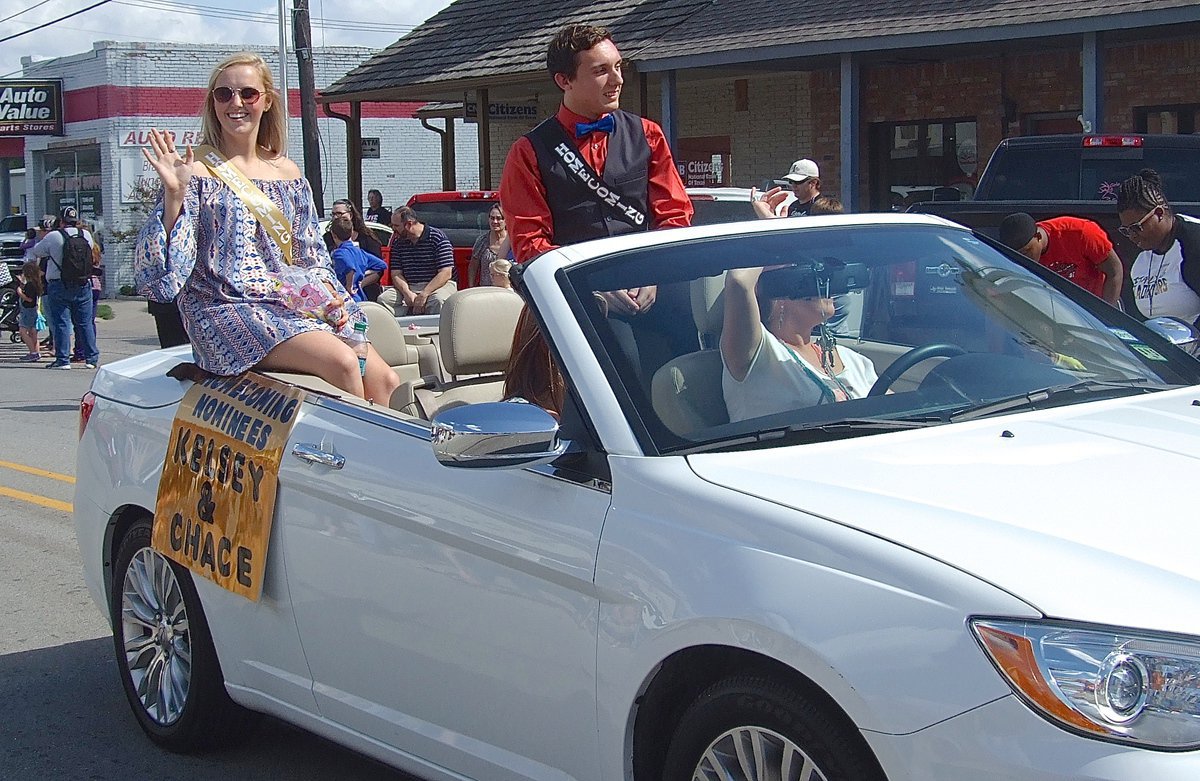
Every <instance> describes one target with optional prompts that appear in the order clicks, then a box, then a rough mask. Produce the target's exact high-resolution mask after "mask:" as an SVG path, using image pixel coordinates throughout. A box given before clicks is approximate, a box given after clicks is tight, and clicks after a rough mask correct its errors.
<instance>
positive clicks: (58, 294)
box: [33, 206, 100, 369]
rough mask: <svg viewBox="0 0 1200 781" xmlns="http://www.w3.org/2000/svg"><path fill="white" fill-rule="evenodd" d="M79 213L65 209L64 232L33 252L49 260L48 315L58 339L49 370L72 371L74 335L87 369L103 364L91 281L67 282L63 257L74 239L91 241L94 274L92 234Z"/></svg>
mask: <svg viewBox="0 0 1200 781" xmlns="http://www.w3.org/2000/svg"><path fill="white" fill-rule="evenodd" d="M78 222H79V213H78V212H76V211H75V207H74V206H67V207H64V208H63V210H62V213H61V214H60V224H61V226H62V227H61V229H60V230H55V231H50V232H49V233H47V234H46V238H44V239H42V240H41V241H39V242H38V243H37V244H36V245H35V246H34V248H33V255H34V257H37V258H47V259H48V262H47V263H46V314H48V315H49V318H48V319H49V325H50V333H52V334H53V335H54V361H53V362H52V363H48V364H46V368H47V369H70V368H71V335H72V333H73V332H74V333H78V334H79V339H80V340H81V341H82V344H80V345H79V352H81V353H82V354H83V360H84V366H85V367H86V368H88V369H95V368H96V365H97V364H98V363H99V362H100V351H99V350H98V349H97V348H96V324H95V320H94V319H93V309H92V286H91V284H90V278H89V277H88V276H86V275H85V276H84V277H83V279H82V280H76V281H75V284H68V283H66V282H64V281H63V271H62V269H63V254H64V251H65V249H66V246H67V241H68V240H69V238H70V237H74V236H83V237H84V238H85V239H87V244H88V248H87V271H88V272H89V273H90V271H91V260H92V250H91V248H92V246H93V241H92V234H91V233H89V232H88V231H86V230H81V229H80V228H79V227H78V225H77V223H78Z"/></svg>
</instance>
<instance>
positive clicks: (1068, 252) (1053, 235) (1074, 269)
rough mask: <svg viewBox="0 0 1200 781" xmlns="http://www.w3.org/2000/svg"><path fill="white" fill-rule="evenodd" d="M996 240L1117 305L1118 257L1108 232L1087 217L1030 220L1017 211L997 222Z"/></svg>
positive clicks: (1118, 287) (1119, 284)
mask: <svg viewBox="0 0 1200 781" xmlns="http://www.w3.org/2000/svg"><path fill="white" fill-rule="evenodd" d="M1000 242H1001V243H1003V244H1007V245H1008V246H1010V247H1012V248H1013V249H1015V250H1017V252H1020V253H1021V254H1022V255H1024V256H1025V257H1027V258H1029V259H1030V260H1035V261H1037V262H1038V263H1040V264H1042V265H1043V266H1045V267H1046V268H1048V269H1050V270H1051V271H1053V272H1055V273H1056V274H1058V275H1060V276H1062V277H1065V278H1067V279H1069V280H1071V281H1072V282H1074V283H1075V284H1076V285H1079V286H1080V287H1081V288H1083V289H1084V290H1086V291H1088V292H1089V293H1092V294H1093V295H1097V296H1099V297H1100V298H1103V299H1104V300H1105V301H1107V302H1108V303H1110V304H1112V305H1113V306H1117V302H1118V301H1119V300H1120V298H1121V283H1122V278H1123V270H1122V267H1121V259H1120V258H1118V257H1117V253H1116V252H1114V251H1113V245H1112V242H1111V241H1109V239H1108V234H1106V233H1105V232H1104V229H1103V228H1101V227H1100V226H1099V225H1097V224H1096V223H1094V222H1092V221H1091V220H1084V219H1080V218H1079V217H1055V218H1053V219H1050V220H1043V221H1041V222H1034V221H1033V218H1032V217H1030V216H1029V215H1028V214H1026V213H1025V212H1017V213H1016V214H1010V215H1008V216H1007V217H1005V218H1004V220H1003V222H1001V223H1000Z"/></svg>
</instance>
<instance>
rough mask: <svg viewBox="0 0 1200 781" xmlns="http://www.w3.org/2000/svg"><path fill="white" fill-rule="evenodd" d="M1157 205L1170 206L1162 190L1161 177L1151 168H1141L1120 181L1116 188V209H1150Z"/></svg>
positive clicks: (1121, 210) (1120, 210)
mask: <svg viewBox="0 0 1200 781" xmlns="http://www.w3.org/2000/svg"><path fill="white" fill-rule="evenodd" d="M1159 206H1162V207H1165V208H1168V209H1169V208H1170V207H1171V204H1170V203H1168V202H1167V194H1166V192H1165V191H1164V190H1163V183H1162V177H1161V176H1159V175H1158V171H1155V170H1154V169H1153V168H1143V169H1142V170H1140V171H1138V172H1137V173H1136V174H1134V175H1133V176H1131V177H1129V178H1128V179H1126V180H1125V181H1123V182H1121V186H1120V187H1119V188H1118V189H1117V211H1119V212H1123V211H1128V210H1129V209H1145V210H1146V211H1150V210H1151V209H1155V208H1157V207H1159Z"/></svg>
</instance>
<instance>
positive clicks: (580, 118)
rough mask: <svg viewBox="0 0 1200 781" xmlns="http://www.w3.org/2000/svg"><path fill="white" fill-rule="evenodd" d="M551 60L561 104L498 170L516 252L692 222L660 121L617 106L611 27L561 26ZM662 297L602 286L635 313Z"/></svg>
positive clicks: (529, 255) (526, 255) (519, 255)
mask: <svg viewBox="0 0 1200 781" xmlns="http://www.w3.org/2000/svg"><path fill="white" fill-rule="evenodd" d="M546 68H547V70H549V71H550V76H551V77H552V78H553V79H554V83H555V84H556V85H558V88H559V89H560V90H562V93H563V95H562V105H561V106H559V109H558V113H557V114H556V115H555V116H553V117H551V118H549V119H547V120H546V121H544V122H542V123H541V124H540V125H538V126H537V127H536V128H534V129H533V130H531V131H530V132H529V133H526V134H525V135H524V136H522V137H521V138H519V139H517V141H516V143H515V144H513V146H512V149H511V150H510V151H509V153H508V159H507V160H506V161H505V163H504V173H503V175H502V177H501V180H500V202H501V203H502V204H503V209H504V218H505V220H506V221H507V224H508V235H509V239H510V240H511V242H512V248H513V255H514V257H515V258H516V260H517V261H518V262H521V263H524V262H526V261H529V260H532V259H533V258H535V257H537V256H538V255H540V254H542V253H543V252H546V251H548V250H551V249H554V248H555V247H559V246H562V245H564V244H574V243H577V242H580V241H588V240H589V239H596V238H601V237H603V236H616V235H620V234H623V233H632V232H635V231H644V230H656V229H658V228H682V227H687V226H688V225H690V224H691V221H692V202H691V199H689V198H688V195H687V192H686V191H685V190H684V187H683V181H682V180H680V178H679V172H678V170H676V168H675V160H674V159H673V158H672V156H671V149H670V147H668V146H667V139H666V137H665V136H664V135H663V131H662V128H661V127H659V126H658V125H657V124H656V123H654V122H651V121H650V120H648V119H644V118H642V117H639V116H636V115H634V114H630V113H628V112H625V111H621V110H620V108H619V105H620V100H621V87H622V85H623V84H624V77H623V76H622V73H621V53H620V52H619V51H618V50H617V47H616V44H614V43H613V41H612V38H611V36H610V35H609V33H608V31H607V30H605V29H604V28H603V27H593V26H591V25H584V24H573V25H568V26H567V27H564V28H563V29H562V30H559V32H558V33H557V34H556V35H555V36H554V38H553V39H552V40H551V41H550V46H549V48H548V50H547V52H546ZM656 297H658V291H657V290H656V289H655V288H654V287H652V286H647V287H641V288H635V289H632V290H619V291H611V292H608V293H606V294H605V298H606V299H607V302H608V311H609V313H610V315H615V316H618V317H624V318H631V319H630V322H631V323H636V322H637V318H639V317H640V316H643V315H645V314H647V313H648V312H650V311H651V308H652V307H653V306H654V303H655V300H656ZM672 308H675V307H672ZM660 315H663V316H665V313H660ZM688 316H689V317H690V314H689V315H688ZM643 363H645V362H643Z"/></svg>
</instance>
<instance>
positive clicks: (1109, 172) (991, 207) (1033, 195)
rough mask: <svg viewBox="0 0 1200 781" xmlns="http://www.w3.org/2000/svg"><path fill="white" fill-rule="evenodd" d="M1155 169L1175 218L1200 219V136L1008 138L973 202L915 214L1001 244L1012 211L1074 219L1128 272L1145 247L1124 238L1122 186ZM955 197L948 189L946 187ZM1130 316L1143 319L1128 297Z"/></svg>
mask: <svg viewBox="0 0 1200 781" xmlns="http://www.w3.org/2000/svg"><path fill="white" fill-rule="evenodd" d="M1143 168H1153V169H1154V170H1156V171H1158V173H1159V175H1160V176H1161V177H1162V179H1163V189H1164V190H1165V191H1166V194H1167V198H1168V199H1169V200H1170V201H1171V205H1172V206H1173V207H1174V209H1175V211H1176V212H1178V213H1181V214H1190V215H1193V216H1200V135H1137V134H1127V135H1078V134H1076V135H1054V136H1023V137H1017V138H1008V139H1005V140H1004V141H1002V142H1000V146H998V147H997V148H996V151H995V152H994V153H993V154H992V158H991V160H989V161H988V164H987V167H986V168H985V169H984V171H983V173H982V174H981V175H980V177H979V186H978V187H977V188H976V190H975V196H974V198H973V199H972V200H968V201H924V202H921V203H916V204H913V205H912V206H911V207H909V211H911V212H922V213H924V214H936V215H939V216H941V217H945V218H946V219H949V220H954V221H955V222H958V223H961V224H963V225H966V226H968V227H971V228H975V229H976V230H978V231H979V232H980V233H983V234H985V235H987V236H990V237H993V238H994V237H995V236H996V233H997V231H998V230H999V227H1000V221H1001V220H1003V219H1004V218H1005V217H1006V216H1008V215H1009V214H1012V213H1013V212H1027V213H1029V214H1030V215H1032V216H1033V218H1034V219H1035V220H1045V219H1049V218H1051V217H1061V216H1063V215H1070V216H1073V217H1083V218H1085V219H1089V220H1094V221H1095V222H1097V223H1099V224H1100V226H1101V227H1103V228H1104V230H1105V231H1107V233H1108V237H1109V239H1110V240H1111V241H1112V243H1113V248H1114V249H1116V251H1117V255H1118V256H1119V257H1120V258H1121V262H1122V263H1123V264H1124V266H1125V273H1126V284H1125V286H1124V291H1125V293H1128V292H1129V290H1130V285H1129V284H1128V273H1129V267H1130V265H1131V264H1132V263H1133V259H1134V258H1135V257H1137V254H1138V248H1137V247H1136V246H1134V244H1133V242H1131V241H1129V239H1126V238H1125V237H1123V236H1121V234H1120V233H1119V232H1118V231H1117V228H1118V227H1119V226H1120V222H1119V221H1118V219H1117V203H1116V197H1117V187H1118V186H1119V185H1120V184H1121V182H1122V181H1124V180H1125V179H1127V178H1128V177H1130V176H1132V175H1133V174H1136V173H1137V172H1138V171H1140V170H1141V169H1143ZM944 189H946V190H949V188H944ZM1122 297H1123V299H1124V304H1125V310H1126V311H1127V312H1134V313H1136V312H1137V309H1136V308H1135V307H1132V301H1131V300H1130V299H1129V298H1128V297H1127V296H1125V295H1124V294H1123V296H1122Z"/></svg>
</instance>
